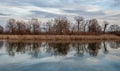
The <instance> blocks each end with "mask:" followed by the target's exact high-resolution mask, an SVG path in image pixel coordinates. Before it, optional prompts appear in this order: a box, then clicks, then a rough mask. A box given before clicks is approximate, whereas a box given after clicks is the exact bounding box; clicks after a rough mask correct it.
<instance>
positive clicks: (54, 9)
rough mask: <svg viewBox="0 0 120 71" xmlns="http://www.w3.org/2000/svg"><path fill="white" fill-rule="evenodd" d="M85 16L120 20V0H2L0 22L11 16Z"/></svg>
mask: <svg viewBox="0 0 120 71" xmlns="http://www.w3.org/2000/svg"><path fill="white" fill-rule="evenodd" d="M62 15H63V16H69V17H72V16H76V15H79V16H83V17H85V18H87V19H91V18H97V19H98V20H100V21H103V20H107V21H109V22H110V23H113V24H119V22H120V20H119V19H120V0H0V22H1V23H2V24H4V22H5V21H6V20H7V19H9V18H23V19H27V18H33V17H40V18H41V17H43V18H52V17H55V16H62Z"/></svg>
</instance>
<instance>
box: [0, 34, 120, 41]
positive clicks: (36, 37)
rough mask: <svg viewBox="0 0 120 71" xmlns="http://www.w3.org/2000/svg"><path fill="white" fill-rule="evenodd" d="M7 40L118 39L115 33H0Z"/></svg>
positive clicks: (119, 38)
mask: <svg viewBox="0 0 120 71" xmlns="http://www.w3.org/2000/svg"><path fill="white" fill-rule="evenodd" d="M0 39H7V40H53V41H57V40H62V41H64V40H120V37H119V36H116V35H0Z"/></svg>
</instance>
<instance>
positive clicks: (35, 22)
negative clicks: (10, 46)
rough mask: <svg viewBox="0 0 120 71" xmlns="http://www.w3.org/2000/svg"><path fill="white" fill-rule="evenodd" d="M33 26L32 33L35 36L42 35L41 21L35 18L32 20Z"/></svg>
mask: <svg viewBox="0 0 120 71" xmlns="http://www.w3.org/2000/svg"><path fill="white" fill-rule="evenodd" d="M31 25H32V32H33V33H34V34H39V33H40V22H39V20H38V19H35V18H33V19H32V20H31Z"/></svg>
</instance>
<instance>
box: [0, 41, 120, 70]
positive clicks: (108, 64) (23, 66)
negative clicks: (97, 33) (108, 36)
mask: <svg viewBox="0 0 120 71" xmlns="http://www.w3.org/2000/svg"><path fill="white" fill-rule="evenodd" d="M0 71H120V42H119V41H104V42H94V43H80V42H79V43H78V42H74V43H63V42H62V43H56V42H49V43H48V42H34V41H33V42H32V41H31V42H13V41H6V40H4V41H0Z"/></svg>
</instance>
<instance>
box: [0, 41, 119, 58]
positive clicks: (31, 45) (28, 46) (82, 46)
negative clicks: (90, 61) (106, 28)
mask: <svg viewBox="0 0 120 71" xmlns="http://www.w3.org/2000/svg"><path fill="white" fill-rule="evenodd" d="M102 43H103V46H102V44H101V43H47V42H46V43H45V42H10V41H8V42H6V44H5V47H6V51H7V53H8V54H9V55H10V56H15V55H16V54H25V53H27V54H29V55H31V56H32V57H34V58H38V57H41V55H42V53H43V52H44V53H45V54H47V55H48V54H49V55H54V56H65V55H67V54H69V53H70V52H72V51H75V53H73V55H75V56H79V57H81V56H84V55H85V53H89V55H91V56H97V55H98V53H99V50H100V49H101V48H102V49H103V52H104V54H107V53H108V52H109V51H108V49H107V48H108V46H107V42H102ZM109 45H110V47H111V48H119V47H120V42H118V41H117V42H110V43H109ZM2 46H3V42H0V47H2Z"/></svg>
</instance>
